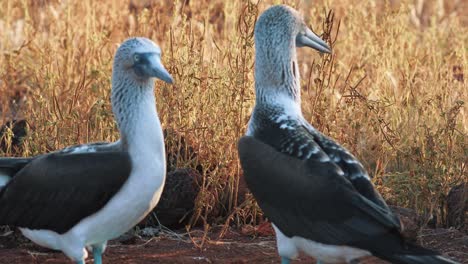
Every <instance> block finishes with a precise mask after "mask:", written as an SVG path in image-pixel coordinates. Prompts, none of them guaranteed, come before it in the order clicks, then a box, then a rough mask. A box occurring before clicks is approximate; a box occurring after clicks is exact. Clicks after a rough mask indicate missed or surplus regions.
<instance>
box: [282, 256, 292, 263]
mask: <svg viewBox="0 0 468 264" xmlns="http://www.w3.org/2000/svg"><path fill="white" fill-rule="evenodd" d="M290 263H291V260H290V259H288V258H285V257H281V264H290Z"/></svg>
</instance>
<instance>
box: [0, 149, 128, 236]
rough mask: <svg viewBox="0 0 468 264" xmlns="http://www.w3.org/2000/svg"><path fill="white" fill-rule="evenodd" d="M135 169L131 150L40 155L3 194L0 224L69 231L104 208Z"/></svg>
mask: <svg viewBox="0 0 468 264" xmlns="http://www.w3.org/2000/svg"><path fill="white" fill-rule="evenodd" d="M130 171H131V160H130V156H129V155H128V153H126V152H98V153H82V154H60V153H51V154H46V155H43V156H40V157H38V158H36V159H34V160H33V161H31V162H29V163H28V164H27V165H26V166H25V167H24V168H22V169H21V170H19V171H18V172H17V173H16V174H15V175H14V177H13V179H12V180H11V181H10V182H8V184H7V185H6V186H5V187H4V188H2V189H1V190H0V225H13V226H18V227H26V228H30V229H47V230H53V231H55V232H58V233H64V232H66V231H68V230H69V229H70V228H71V227H73V226H74V225H75V224H77V223H78V222H79V221H80V220H81V219H83V218H85V217H87V216H89V215H91V214H93V213H95V212H96V211H98V210H99V209H101V208H102V207H103V206H104V205H105V204H106V203H107V202H108V201H109V200H110V199H111V198H112V196H114V194H116V193H117V192H118V191H119V189H120V188H121V187H122V185H123V184H124V183H125V181H126V180H127V179H128V177H129V175H130Z"/></svg>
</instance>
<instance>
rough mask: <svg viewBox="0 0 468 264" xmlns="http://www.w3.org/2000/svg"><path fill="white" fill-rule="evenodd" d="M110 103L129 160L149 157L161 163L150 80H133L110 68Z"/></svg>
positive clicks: (160, 137) (159, 134)
mask: <svg viewBox="0 0 468 264" xmlns="http://www.w3.org/2000/svg"><path fill="white" fill-rule="evenodd" d="M111 102H112V109H113V112H114V116H115V120H116V122H117V125H118V127H119V130H120V136H121V141H122V146H123V148H124V150H126V151H128V152H129V153H130V155H131V156H133V157H140V156H147V157H150V156H151V157H150V158H151V159H152V160H158V158H160V159H161V160H164V157H165V154H164V139H163V134H162V128H161V123H160V121H159V117H158V114H157V111H156V100H155V96H154V80H153V79H147V80H141V81H140V80H135V79H134V78H133V76H128V75H126V74H122V72H120V71H119V69H118V68H117V69H115V68H114V72H113V76H112V95H111ZM155 155H157V157H155Z"/></svg>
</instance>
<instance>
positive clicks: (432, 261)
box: [376, 244, 459, 264]
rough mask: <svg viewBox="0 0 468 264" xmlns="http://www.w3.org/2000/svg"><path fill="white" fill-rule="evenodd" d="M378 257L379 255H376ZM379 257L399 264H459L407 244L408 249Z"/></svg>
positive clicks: (430, 251) (435, 253) (431, 251)
mask: <svg viewBox="0 0 468 264" xmlns="http://www.w3.org/2000/svg"><path fill="white" fill-rule="evenodd" d="M376 255H377V256H378V254H376ZM379 257H381V258H383V259H385V260H389V261H390V262H392V263H398V264H459V263H458V262H456V261H453V260H450V259H448V258H445V257H443V256H441V255H440V254H439V253H438V252H436V251H433V250H429V249H426V248H423V247H421V246H417V245H413V244H406V248H405V249H402V250H401V251H400V252H398V253H394V254H391V255H387V254H383V255H380V256H379Z"/></svg>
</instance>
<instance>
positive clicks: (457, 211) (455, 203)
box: [447, 183, 468, 230]
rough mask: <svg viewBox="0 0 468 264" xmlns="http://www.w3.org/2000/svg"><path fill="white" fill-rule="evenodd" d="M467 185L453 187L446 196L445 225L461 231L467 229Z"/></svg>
mask: <svg viewBox="0 0 468 264" xmlns="http://www.w3.org/2000/svg"><path fill="white" fill-rule="evenodd" d="M467 212H468V185H467V184H466V183H462V184H459V185H457V186H455V187H453V188H452V189H451V190H450V192H449V193H448V195H447V224H448V226H449V227H455V228H458V229H461V230H464V229H466V228H468V223H467V217H466V215H467Z"/></svg>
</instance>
